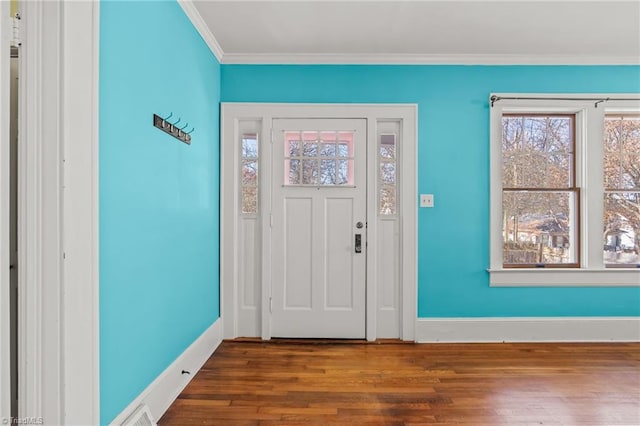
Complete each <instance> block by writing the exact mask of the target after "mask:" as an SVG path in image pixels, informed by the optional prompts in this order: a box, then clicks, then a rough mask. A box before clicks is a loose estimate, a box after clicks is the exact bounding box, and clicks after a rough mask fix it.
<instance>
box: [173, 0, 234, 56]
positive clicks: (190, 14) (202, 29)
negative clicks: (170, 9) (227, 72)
mask: <svg viewBox="0 0 640 426" xmlns="http://www.w3.org/2000/svg"><path fill="white" fill-rule="evenodd" d="M178 4H179V5H180V6H181V7H182V10H184V13H185V14H186V15H187V18H189V20H190V21H191V23H192V24H193V26H194V27H195V28H196V30H197V31H198V33H199V34H200V36H201V37H202V39H203V40H204V42H205V43H207V46H209V49H210V50H211V52H212V53H213V55H214V56H215V57H216V59H217V60H218V62H220V63H222V59H223V58H224V51H223V50H222V47H220V44H219V43H218V40H216V38H215V37H214V35H213V33H212V32H211V30H210V29H209V27H208V26H207V23H206V22H205V21H204V19H203V18H202V15H200V12H198V9H197V8H196V6H195V4H193V1H192V0H178Z"/></svg>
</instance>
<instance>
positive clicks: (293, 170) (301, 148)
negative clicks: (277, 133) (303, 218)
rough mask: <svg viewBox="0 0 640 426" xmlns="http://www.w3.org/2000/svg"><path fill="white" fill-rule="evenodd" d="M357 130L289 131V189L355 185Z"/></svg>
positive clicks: (286, 137) (286, 160) (286, 180)
mask: <svg viewBox="0 0 640 426" xmlns="http://www.w3.org/2000/svg"><path fill="white" fill-rule="evenodd" d="M354 133H355V132H353V131H326V130H323V131H289V130H288V131H285V132H284V171H285V173H284V185H285V186H353V185H354V170H353V169H354V161H353V160H354V155H355V153H354V144H353V140H354Z"/></svg>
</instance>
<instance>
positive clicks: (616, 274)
mask: <svg viewBox="0 0 640 426" xmlns="http://www.w3.org/2000/svg"><path fill="white" fill-rule="evenodd" d="M488 272H489V285H490V286H491V287H640V269H639V268H628V269H627V268H608V269H570V268H567V269H561V268H549V269H544V268H536V269H488Z"/></svg>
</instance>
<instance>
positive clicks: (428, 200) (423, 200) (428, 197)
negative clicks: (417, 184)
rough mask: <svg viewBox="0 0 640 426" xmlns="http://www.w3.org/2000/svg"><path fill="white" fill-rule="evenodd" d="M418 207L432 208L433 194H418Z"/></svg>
mask: <svg viewBox="0 0 640 426" xmlns="http://www.w3.org/2000/svg"><path fill="white" fill-rule="evenodd" d="M420 207H433V194H420Z"/></svg>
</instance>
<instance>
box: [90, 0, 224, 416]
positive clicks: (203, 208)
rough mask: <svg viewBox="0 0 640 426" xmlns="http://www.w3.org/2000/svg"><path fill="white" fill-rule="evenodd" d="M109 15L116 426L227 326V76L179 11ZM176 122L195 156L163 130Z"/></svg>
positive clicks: (108, 221)
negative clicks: (222, 199) (223, 302)
mask: <svg viewBox="0 0 640 426" xmlns="http://www.w3.org/2000/svg"><path fill="white" fill-rule="evenodd" d="M100 9H101V10H100V27H101V28H100V135H99V136H100V164H99V165H100V399H101V404H100V405H101V407H100V408H101V423H102V424H106V423H108V422H109V421H111V420H113V418H114V417H115V416H116V415H118V414H119V413H120V412H121V411H122V410H123V409H124V408H125V407H126V406H127V405H128V404H129V403H130V402H131V401H132V400H133V399H134V398H135V397H137V396H138V395H139V394H140V392H141V391H142V390H144V389H145V388H146V387H147V386H148V385H149V384H150V383H151V382H152V381H153V380H154V379H155V378H156V377H157V376H158V375H159V374H160V373H161V372H162V371H163V370H164V369H165V368H166V367H168V366H169V365H170V364H171V363H172V362H173V361H174V360H175V359H176V357H178V356H179V355H180V354H181V353H182V352H183V351H184V350H185V349H186V348H187V347H188V346H189V345H190V344H191V343H193V341H194V340H196V339H197V338H198V336H200V335H201V334H202V333H203V332H204V331H205V330H206V329H207V328H208V327H209V326H210V325H211V324H212V323H213V322H214V321H215V320H216V319H217V318H218V317H219V293H220V291H219V278H218V277H219V272H218V271H219V262H218V259H219V244H218V239H219V238H218V234H219V225H218V222H219V213H218V212H219V100H220V65H219V64H218V62H217V61H216V59H215V57H214V56H213V54H212V53H211V52H210V51H209V49H208V48H207V46H206V44H205V43H204V41H203V40H202V39H201V37H200V36H199V35H198V33H197V32H196V30H195V29H194V27H193V25H192V24H191V22H190V21H189V19H188V18H187V17H186V15H185V14H184V12H183V11H182V8H181V7H180V6H179V5H178V4H177V3H176V2H175V1H152V2H130V1H127V2H119V1H103V2H101V6H100ZM170 112H173V114H174V118H175V117H182V121H181V123H182V124H184V123H185V122H188V123H189V124H190V127H191V125H193V126H195V128H196V129H195V132H194V133H193V134H192V136H193V141H192V144H191V146H188V145H185V144H183V143H181V142H179V141H177V140H176V139H174V138H172V137H170V136H169V135H167V134H165V133H163V132H161V131H160V130H158V129H156V128H154V127H153V125H152V116H153V114H154V113H157V114H161V115H168V114H169V113H170Z"/></svg>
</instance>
